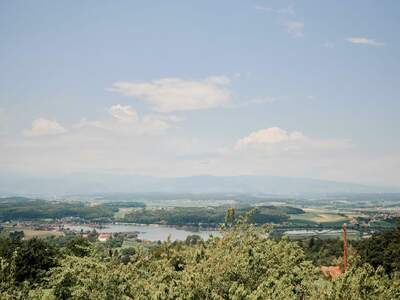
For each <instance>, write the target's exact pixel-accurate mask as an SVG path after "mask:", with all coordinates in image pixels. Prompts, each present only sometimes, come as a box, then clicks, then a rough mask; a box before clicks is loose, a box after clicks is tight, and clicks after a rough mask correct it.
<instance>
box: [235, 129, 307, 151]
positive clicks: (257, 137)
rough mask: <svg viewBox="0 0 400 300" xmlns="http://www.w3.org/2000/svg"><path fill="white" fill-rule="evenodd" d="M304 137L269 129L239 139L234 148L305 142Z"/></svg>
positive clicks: (296, 132) (296, 133)
mask: <svg viewBox="0 0 400 300" xmlns="http://www.w3.org/2000/svg"><path fill="white" fill-rule="evenodd" d="M305 139H306V137H305V136H304V135H303V134H302V133H301V132H299V131H293V132H291V133H290V132H287V131H286V130H283V129H281V128H279V127H270V128H266V129H261V130H258V131H255V132H252V133H250V134H249V135H248V136H246V137H244V138H242V139H240V140H239V141H238V142H237V144H236V146H237V147H239V148H240V147H244V146H251V145H260V144H275V143H281V142H289V141H298V140H305Z"/></svg>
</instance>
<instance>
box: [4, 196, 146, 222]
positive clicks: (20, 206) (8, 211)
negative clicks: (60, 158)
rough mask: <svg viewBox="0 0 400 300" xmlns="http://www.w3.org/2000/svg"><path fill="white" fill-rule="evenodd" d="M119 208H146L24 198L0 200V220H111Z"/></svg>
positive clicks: (139, 205)
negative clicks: (67, 218)
mask: <svg viewBox="0 0 400 300" xmlns="http://www.w3.org/2000/svg"><path fill="white" fill-rule="evenodd" d="M119 207H144V204H143V203H139V202H126V203H122V202H112V203H102V204H98V205H88V204H87V203H83V202H79V201H74V202H65V201H60V202H56V201H46V200H42V199H30V198H24V197H10V198H0V220H2V221H9V220H35V219H46V218H49V219H50V218H51V219H61V218H65V217H78V218H82V219H87V220H98V221H101V219H106V220H110V219H111V218H113V216H114V213H115V212H116V211H118V208H119Z"/></svg>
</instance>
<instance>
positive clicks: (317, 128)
mask: <svg viewBox="0 0 400 300" xmlns="http://www.w3.org/2000/svg"><path fill="white" fill-rule="evenodd" d="M399 20H400V3H399V2H398V1H330V2H328V1H323V2H322V1H261V0H260V1H154V2H152V1H117V2H116V1H79V2H71V1H5V0H4V1H0V39H1V43H0V69H1V70H2V72H1V74H0V143H1V144H0V168H1V169H2V170H4V171H6V172H15V173H18V174H26V173H29V174H38V173H40V174H60V173H61V174H63V173H74V172H111V173H129V174H145V175H157V176H186V175H196V174H213V175H239V174H266V175H280V176H299V177H312V178H320V179H331V180H342V181H353V182H360V183H368V184H382V185H396V186H400V172H399V170H400V156H399V153H400V151H399V150H400V142H399V140H400V139H399V137H400V136H399V128H400V118H399V111H400V104H399V103H400V101H399V100H400V99H399V96H400V75H399V67H400V57H399V53H400V49H399V48H400V47H399V46H400V44H399V38H398V34H397V33H398V32H399V31H400V28H399V27H400V21H399Z"/></svg>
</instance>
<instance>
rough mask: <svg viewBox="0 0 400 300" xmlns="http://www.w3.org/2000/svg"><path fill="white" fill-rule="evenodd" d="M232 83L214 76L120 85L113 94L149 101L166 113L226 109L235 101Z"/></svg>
mask: <svg viewBox="0 0 400 300" xmlns="http://www.w3.org/2000/svg"><path fill="white" fill-rule="evenodd" d="M229 83H230V80H229V78H227V77H225V76H211V77H208V78H205V79H204V80H185V79H181V78H162V79H158V80H153V81H150V82H123V81H122V82H116V83H114V84H113V86H112V88H110V89H109V90H111V91H114V92H118V93H121V94H123V95H126V96H132V97H135V98H137V99H139V100H142V101H145V102H147V103H149V104H150V105H151V107H152V108H153V109H154V110H156V111H158V112H163V113H168V112H173V111H183V110H196V109H207V108H212V107H218V106H224V105H226V104H228V103H229V102H230V101H231V98H232V94H231V92H230V91H229V90H228V88H227V86H228V85H229Z"/></svg>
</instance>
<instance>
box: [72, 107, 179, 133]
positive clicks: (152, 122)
mask: <svg viewBox="0 0 400 300" xmlns="http://www.w3.org/2000/svg"><path fill="white" fill-rule="evenodd" d="M108 112H109V113H110V115H111V117H112V118H111V119H104V120H96V121H88V120H86V119H83V120H81V121H80V122H79V123H78V124H75V125H74V126H73V127H74V128H75V129H90V128H92V129H93V128H95V129H100V130H106V131H109V132H111V133H114V134H123V135H143V134H160V133H162V132H163V131H165V130H166V129H168V128H171V127H173V126H174V124H175V123H177V122H180V121H181V119H180V118H178V117H176V116H174V115H160V114H149V115H144V116H139V114H138V113H137V111H136V110H135V109H134V108H133V107H131V106H130V105H121V104H117V105H113V106H111V107H110V108H109V109H108Z"/></svg>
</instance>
